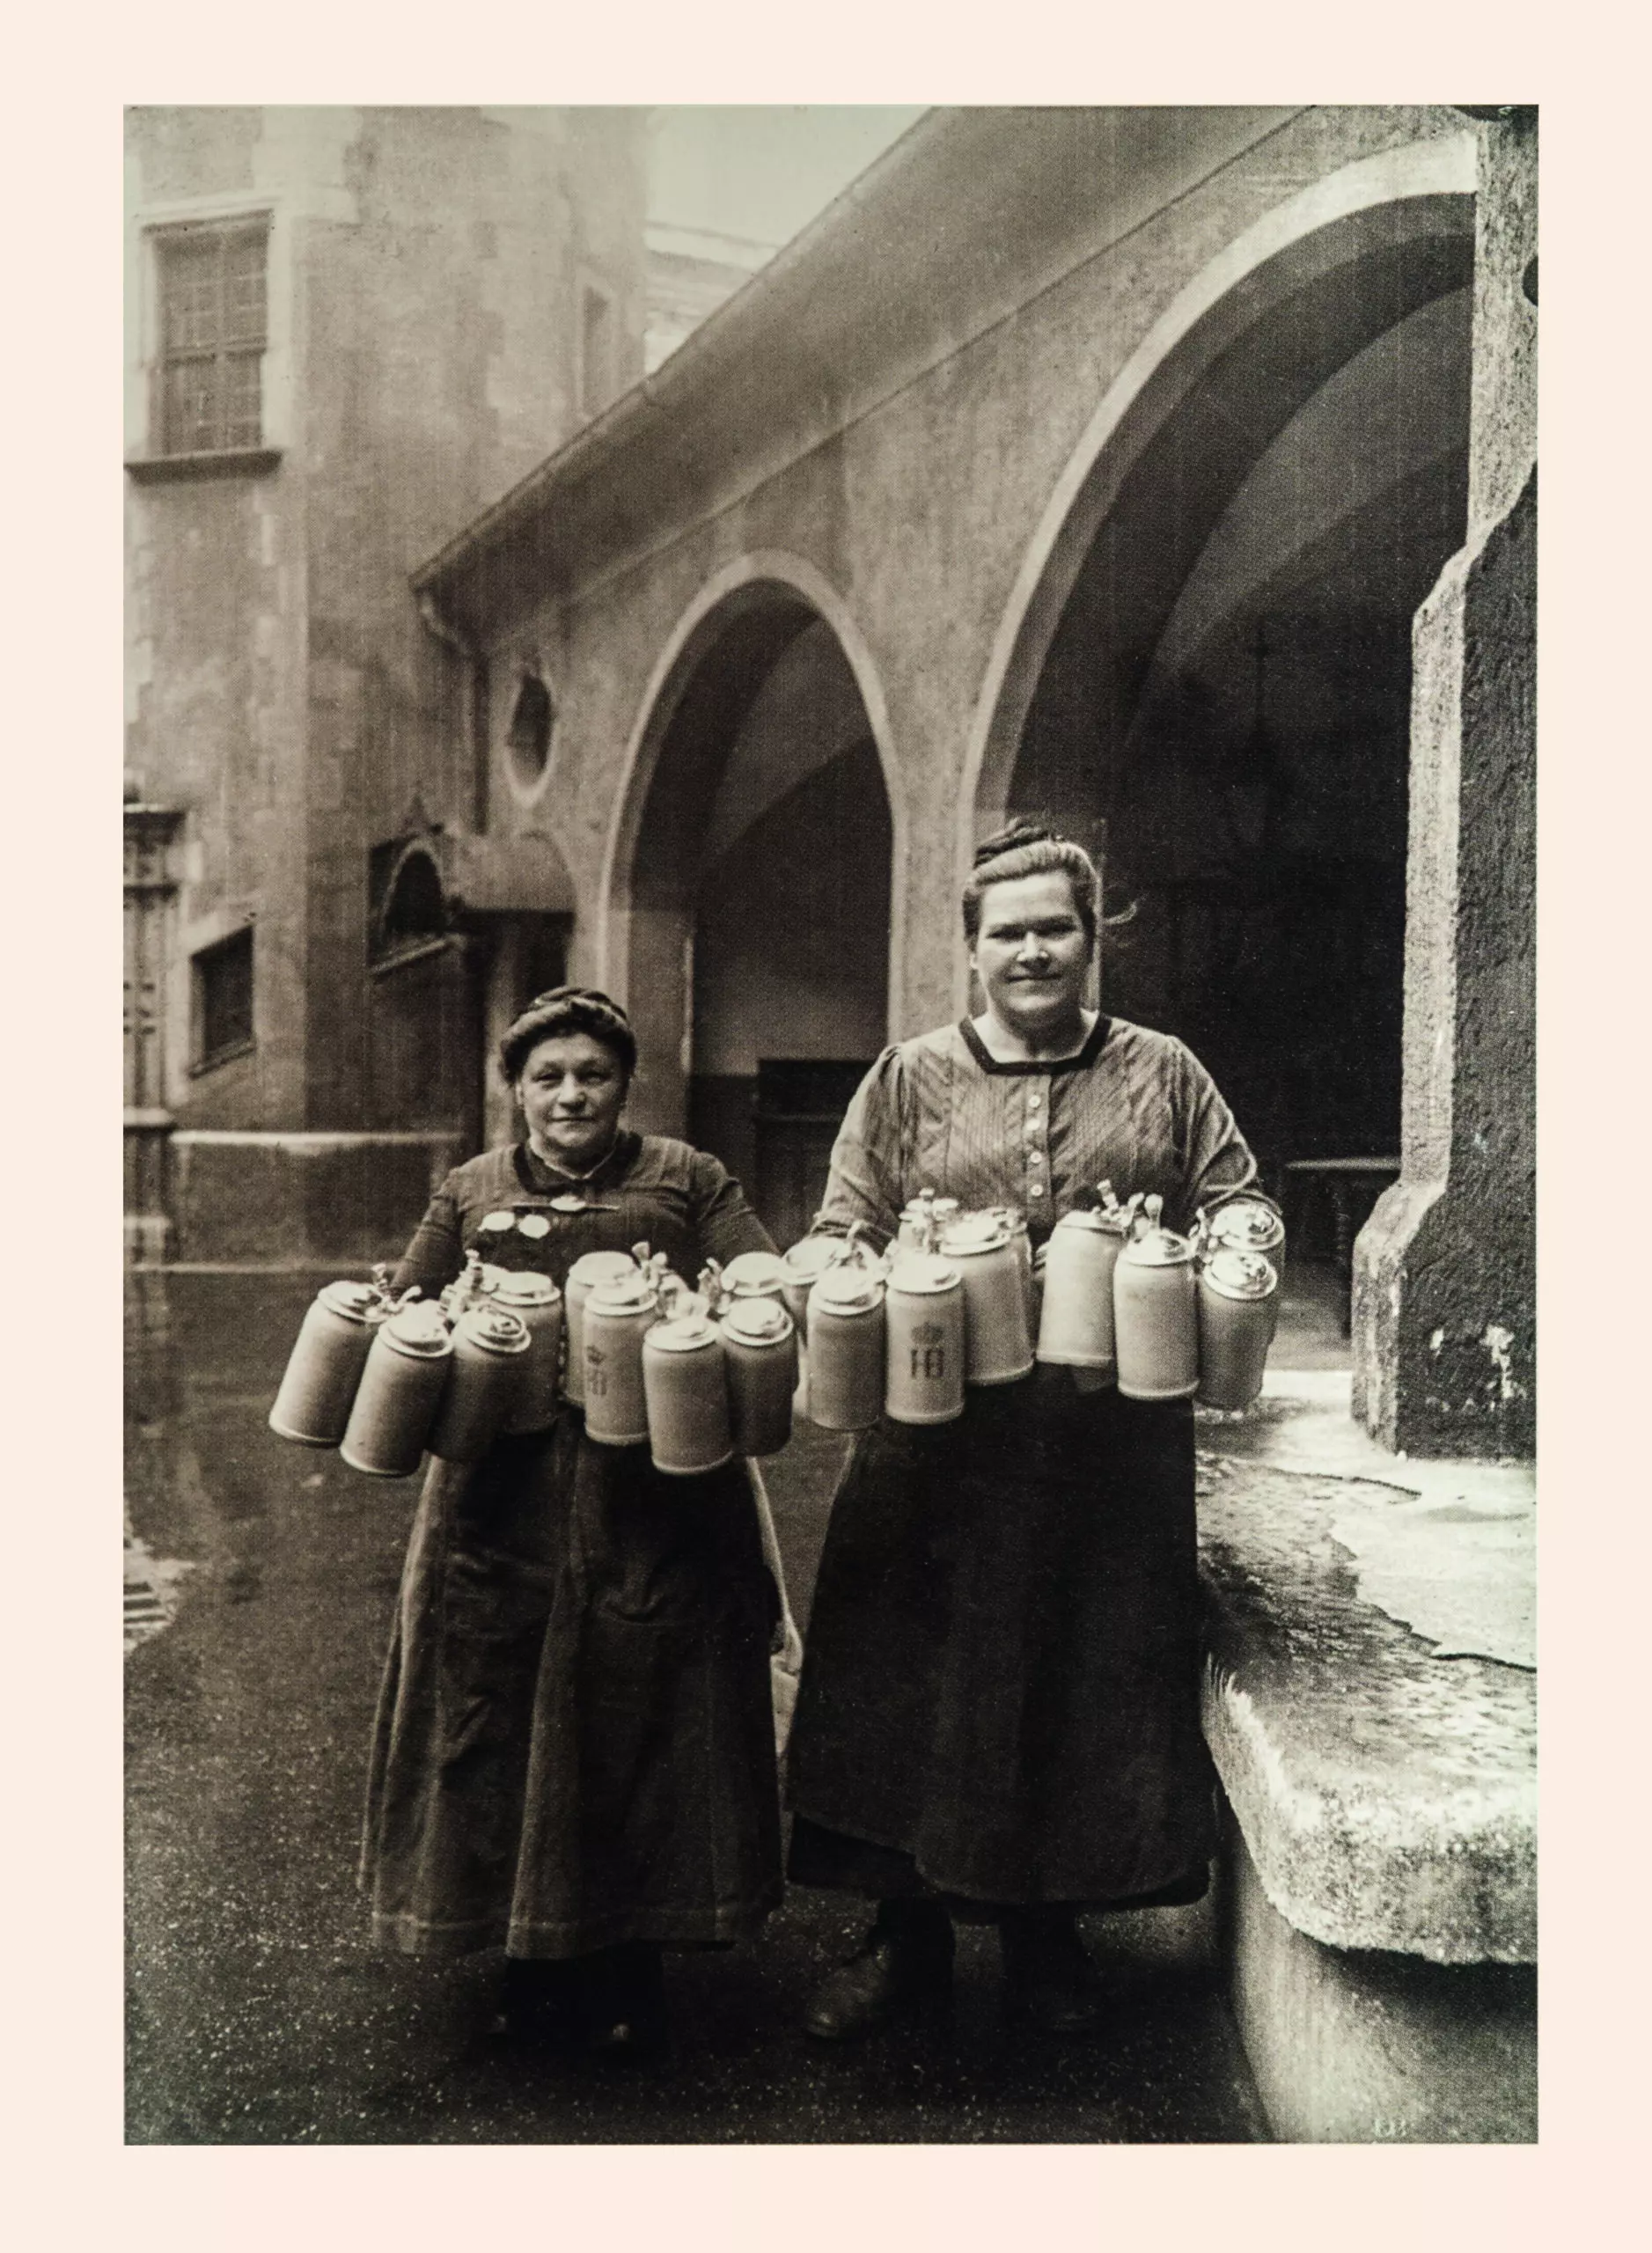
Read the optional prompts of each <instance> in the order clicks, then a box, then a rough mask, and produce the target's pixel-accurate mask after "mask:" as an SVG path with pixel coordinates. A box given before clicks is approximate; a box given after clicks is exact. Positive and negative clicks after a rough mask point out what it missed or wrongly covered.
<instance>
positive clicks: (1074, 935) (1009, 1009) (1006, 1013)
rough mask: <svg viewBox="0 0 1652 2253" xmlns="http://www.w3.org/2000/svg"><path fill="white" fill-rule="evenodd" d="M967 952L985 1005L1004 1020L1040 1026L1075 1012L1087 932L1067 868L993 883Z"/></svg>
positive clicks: (1086, 963)
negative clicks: (970, 946) (971, 948)
mask: <svg viewBox="0 0 1652 2253" xmlns="http://www.w3.org/2000/svg"><path fill="white" fill-rule="evenodd" d="M969 959H970V967H971V968H972V969H973V971H974V972H975V975H976V976H977V977H978V978H979V979H980V983H981V991H982V993H983V994H985V995H986V997H987V1005H988V1008H989V1009H992V1010H993V1011H994V1012H995V1015H996V1016H999V1017H1000V1018H1002V1020H1003V1022H1004V1023H1005V1024H1010V1025H1013V1026H1015V1027H1016V1028H1017V1030H1018V1031H1027V1032H1032V1033H1037V1032H1042V1031H1047V1030H1049V1029H1051V1028H1053V1027H1059V1026H1061V1025H1062V1024H1065V1023H1067V1022H1068V1020H1070V1019H1071V1018H1073V1017H1075V1016H1077V1014H1078V1013H1079V1011H1080V1010H1081V1009H1083V994H1084V973H1085V972H1086V971H1087V970H1088V968H1089V967H1090V940H1089V938H1088V937H1087V936H1086V935H1085V931H1084V925H1083V918H1082V917H1081V916H1080V914H1079V913H1078V910H1077V908H1076V906H1074V904H1073V887H1072V885H1071V884H1069V883H1068V879H1067V877H1066V876H1065V875H1064V874H1063V873H1062V871H1061V870H1060V869H1050V870H1046V871H1045V873H1044V874H1043V875H1042V876H1036V877H1013V878H1010V880H1008V881H1007V882H1005V883H1003V884H989V885H988V888H987V890H986V892H984V893H983V894H982V895H981V903H980V928H979V930H978V931H977V933H976V937H975V945H974V949H973V951H972V953H971V955H970V958H969Z"/></svg>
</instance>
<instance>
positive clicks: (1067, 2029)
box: [999, 1917, 1102, 2037]
mask: <svg viewBox="0 0 1652 2253" xmlns="http://www.w3.org/2000/svg"><path fill="white" fill-rule="evenodd" d="M999 1938H1000V1941H1001V1943H1002V1948H1003V1960H1004V1977H1005V1980H1006V1982H1007V1984H1008V1989H1009V1994H1008V2002H1009V2009H1010V2016H1011V2017H1012V2018H1013V2019H1017V2020H1018V2021H1019V2022H1021V2023H1022V2024H1024V2025H1026V2026H1030V2027H1032V2029H1034V2031H1035V2032H1037V2033H1039V2034H1055V2035H1064V2036H1068V2037H1072V2036H1078V2035H1086V2034H1094V2033H1096V2032H1097V2031H1098V2029H1099V2028H1100V2025H1101V2022H1102V1994H1101V1982H1100V1979H1099V1978H1098V1976H1097V1971H1096V1967H1095V1965H1094V1964H1093V1963H1091V1962H1090V1955H1089V1952H1088V1950H1087V1949H1086V1948H1085V1946H1084V1943H1083V1941H1082V1940H1081V1939H1080V1938H1079V1936H1078V1928H1077V1926H1076V1925H1075V1924H1074V1923H1073V1922H1072V1920H1071V1919H1070V1918H1066V1919H1061V1918H1056V1919H1052V1918H1047V1917H1029V1918H1021V1917H1006V1918H1005V1919H1003V1921H1002V1925H1001V1926H1000V1929H999Z"/></svg>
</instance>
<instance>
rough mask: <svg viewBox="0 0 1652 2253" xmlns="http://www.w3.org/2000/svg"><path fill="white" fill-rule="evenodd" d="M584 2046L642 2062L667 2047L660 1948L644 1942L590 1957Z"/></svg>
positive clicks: (619, 2058)
mask: <svg viewBox="0 0 1652 2253" xmlns="http://www.w3.org/2000/svg"><path fill="white" fill-rule="evenodd" d="M584 1971H585V1994H584V2046H585V2048H586V2049H587V2050H588V2051H591V2052H592V2053H593V2054H594V2055H595V2056H597V2057H599V2058H612V2059H615V2060H616V2061H618V2062H620V2063H621V2064H632V2063H636V2064H641V2063H642V2061H643V2060H644V2059H649V2058H653V2057H657V2055H658V2053H659V2052H660V2051H661V2050H663V2049H664V2046H665V2035H666V2018H665V1983H664V1976H663V1972H662V1968H661V1964H660V1952H659V1950H658V1948H650V1947H647V1946H645V1945H643V1944H642V1943H641V1942H633V1943H631V1944H629V1945H627V1946H621V1947H619V1948H605V1949H603V1950H602V1952H601V1953H600V1955H598V1956H590V1957H587V1958H586V1959H585V1963H584Z"/></svg>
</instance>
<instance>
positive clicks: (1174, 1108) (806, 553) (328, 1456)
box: [105, 72, 1547, 2242]
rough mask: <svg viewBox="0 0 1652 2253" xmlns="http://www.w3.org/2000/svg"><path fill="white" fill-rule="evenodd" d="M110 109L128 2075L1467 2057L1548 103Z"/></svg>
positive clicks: (781, 2083) (935, 2093)
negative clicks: (115, 113) (1542, 122)
mask: <svg viewBox="0 0 1652 2253" xmlns="http://www.w3.org/2000/svg"><path fill="white" fill-rule="evenodd" d="M1492 76H1493V78H1494V79H1495V77H1496V76H1497V74H1496V73H1495V72H1494V73H1493V74H1492ZM527 81H528V83H530V84H532V87H533V90H534V91H541V90H543V88H544V85H545V84H547V83H548V80H547V74H545V73H542V72H541V73H528V74H527ZM553 90H554V87H553ZM1097 90H1098V89H1097V88H1096V87H1095V86H1094V85H1092V84H1090V83H1086V82H1085V81H1084V80H1083V78H1082V77H1076V79H1075V91H1077V92H1091V91H1097ZM1100 90H1101V91H1105V88H1102V89H1100ZM1473 90H1474V89H1473V87H1472V85H1471V86H1469V87H1466V88H1465V89H1464V91H1473ZM1516 91H1519V89H1516ZM123 127H124V165H125V169H124V210H123V214H122V216H121V224H122V229H123V233H122V245H123V276H122V295H123V303H124V324H125V327H124V337H125V345H124V351H125V359H124V371H123V412H124V429H123V437H124V457H123V479H124V488H125V489H124V527H125V550H124V567H125V568H124V694H125V723H126V724H125V741H124V761H125V773H124V797H123V836H124V947H125V964H124V974H125V987H124V1004H125V1013H124V1090H123V1092H124V1105H125V1109H124V1126H123V1146H124V1207H125V1222H124V1228H125V1243H124V1266H123V1293H124V1337H125V1390H124V1405H125V1415H124V1464H125V1488H124V1501H125V1522H124V1582H123V1593H124V1621H123V1668H124V1673H123V1680H124V1718H125V1766H124V1816H125V1843H124V1878H125V1888H126V1904H125V1950H126V1967H125V1968H126V1987H125V2011H124V2038H125V2045H126V2063H125V2088H124V2099H123V2102H124V2134H125V2139H126V2141H127V2143H128V2145H131V2146H197V2147H198V2146H249V2145H254V2146H314V2145H327V2146H407V2145H421V2146H432V2145H547V2146H571V2145H617V2146H656V2147H657V2146H668V2145H699V2146H723V2147H727V2146H765V2145H767V2146H777V2145H778V2146H799V2145H825V2146H851V2145H855V2146H913V2145H963V2144H969V2145H1000V2146H1032V2145H1039V2146H1043V2145H1091V2146H1096V2145H1152V2146H1186V2145H1200V2146H1211V2145H1230V2146H1267V2145H1275V2144H1281V2145H1358V2146H1370V2145H1413V2146H1414V2145H1480V2146H1488V2145H1502V2146H1507V2145H1528V2146H1529V2145H1533V2144H1535V2143H1536V2141H1537V2139H1538V2005H1537V1980H1538V1974H1537V1925H1538V1853H1537V1787H1536V1761H1537V1741H1538V1713H1537V1641H1536V1596H1535V1562H1536V1469H1535V1456H1536V1421H1537V1419H1536V1398H1537V1370H1536V1222H1535V1215H1536V1172H1535V1147H1536V1119H1537V1065H1536V1051H1535V1002H1534V996H1535V989H1536V972H1535V964H1536V948H1535V935H1536V860H1537V827H1538V823H1537V774H1536V670H1537V659H1536V625H1537V595H1536V590H1537V473H1536V461H1537V427H1538V426H1537V327H1538V239H1537V238H1538V109H1537V107H1536V106H1518V105H1501V106H1500V105H1479V106H1463V105H1444V104H1426V103H1423V104H1413V105H1410V106H1406V105H1399V104H1371V105H1357V104H1335V103H1296V104H1284V105H1281V106H1256V105H1246V104H1244V103H1230V104H1222V105H1215V104H1213V105H1207V106H1176V105H1168V104H1158V105H1147V104H1142V103H1127V104H1120V105H1117V106H1104V105H1102V104H1100V103H1094V104H1072V105H1063V104H1059V103H1058V104H1054V105H1051V106H1020V105H1009V106H986V105H971V104H946V103H940V104H934V105H929V106H923V105H910V104H909V105H907V106H894V105H878V104H865V105H862V106H853V105H847V104H838V103H833V102H826V101H822V102H818V103H791V104H783V103H780V104H777V103H770V104H764V103H760V102H759V103H743V104H742V103H734V102H731V103H729V104H727V105H723V106H715V105H709V104H695V103H692V102H680V103H676V104H671V103H665V104H661V103H654V104H638V105H636V106H610V105H600V104H595V103H568V104H565V105H563V106H497V107H490V106H465V105H461V104H458V103H455V104H452V105H451V106H418V105H412V104H399V105H398V104H385V105H384V106H370V105H361V104H347V103H339V104H328V105H323V104H315V105H308V106H306V105H302V104H297V103H273V104H268V105H265V106H253V105H248V104H245V103H231V104H224V105H210V104H199V103H197V104H190V103H174V104H171V105H168V104H165V103H155V102H147V103H146V102H129V103H128V105H127V106H126V107H125V110H124V120H123ZM111 129H113V128H111ZM105 224H106V225H107V226H108V227H111V228H112V227H113V224H114V215H113V214H111V215H109V216H108V219H107V220H106V223H105ZM108 1256H109V1259H110V1262H111V1267H112V1266H113V1248H112V1246H111V1249H110V1251H109V1255H108ZM111 1281H113V1276H112V1275H111ZM1546 1428H1547V1426H1546ZM111 1663H112V1664H113V1660H111ZM779 2234H780V2235H783V2232H781V2233H779ZM1160 2242H1166V2241H1163V2240H1161V2241H1160Z"/></svg>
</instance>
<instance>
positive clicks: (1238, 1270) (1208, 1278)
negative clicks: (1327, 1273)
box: [1198, 1246, 1279, 1408]
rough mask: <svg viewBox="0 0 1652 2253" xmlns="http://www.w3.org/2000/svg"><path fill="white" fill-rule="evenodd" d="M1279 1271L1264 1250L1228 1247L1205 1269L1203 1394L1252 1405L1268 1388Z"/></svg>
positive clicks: (1217, 1404)
mask: <svg viewBox="0 0 1652 2253" xmlns="http://www.w3.org/2000/svg"><path fill="white" fill-rule="evenodd" d="M1278 1289H1279V1276H1278V1274H1277V1273H1276V1271H1275V1269H1274V1264H1273V1262H1272V1261H1271V1260H1270V1259H1268V1258H1267V1255H1266V1253H1264V1252H1260V1251H1236V1250H1234V1249H1233V1248H1232V1247H1230V1246H1228V1247H1224V1248H1223V1249H1222V1251H1215V1252H1212V1254H1211V1255H1210V1257H1209V1259H1207V1260H1206V1261H1205V1263H1204V1265H1203V1266H1202V1267H1201V1268H1200V1271H1199V1395H1198V1397H1199V1398H1200V1400H1201V1401H1202V1402H1203V1404H1204V1405H1205V1406H1206V1407H1207V1408H1248V1407H1249V1406H1250V1405H1251V1403H1252V1401H1253V1400H1254V1399H1255V1398H1256V1397H1257V1395H1258V1394H1259V1392H1260V1391H1261V1390H1262V1377H1263V1373H1264V1371H1265V1369H1266V1368H1267V1349H1268V1347H1269V1346H1270V1345H1271V1344H1272V1342H1273V1337H1274V1297H1275V1295H1276V1294H1277V1292H1278Z"/></svg>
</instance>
